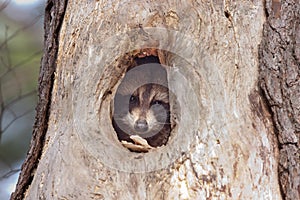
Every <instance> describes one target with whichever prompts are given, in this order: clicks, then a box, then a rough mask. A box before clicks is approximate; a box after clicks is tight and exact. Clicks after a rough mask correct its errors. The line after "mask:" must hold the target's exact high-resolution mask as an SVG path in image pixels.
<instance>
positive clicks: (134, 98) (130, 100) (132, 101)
mask: <svg viewBox="0 0 300 200" xmlns="http://www.w3.org/2000/svg"><path fill="white" fill-rule="evenodd" d="M137 101H138V97H137V96H133V95H132V96H131V97H130V99H129V102H130V103H135V102H137Z"/></svg>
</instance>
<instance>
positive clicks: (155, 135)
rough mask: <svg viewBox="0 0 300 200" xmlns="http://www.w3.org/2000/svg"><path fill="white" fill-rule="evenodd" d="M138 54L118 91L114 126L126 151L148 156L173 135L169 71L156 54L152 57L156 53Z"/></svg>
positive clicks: (141, 52)
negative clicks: (146, 153)
mask: <svg viewBox="0 0 300 200" xmlns="http://www.w3.org/2000/svg"><path fill="white" fill-rule="evenodd" d="M139 52H140V53H138V54H136V55H132V57H131V64H130V65H129V66H127V70H126V73H125V76H124V78H123V80H122V81H121V83H120V85H119V86H118V88H117V91H116V94H115V97H114V103H113V116H112V124H113V128H114V130H115V131H116V133H117V136H118V139H119V141H120V142H122V144H123V145H124V146H125V147H127V148H128V149H129V150H131V151H135V152H147V151H148V150H149V149H151V148H155V147H159V146H162V145H166V143H167V142H168V139H169V136H170V132H171V124H170V104H169V89H168V81H167V71H166V69H165V67H164V66H162V65H161V62H160V59H159V57H158V56H157V53H153V52H155V50H153V49H151V50H147V52H143V51H142V50H141V51H139ZM156 52H157V50H156ZM127 58H128V57H127ZM145 141H146V142H147V143H148V145H149V146H148V145H147V143H145Z"/></svg>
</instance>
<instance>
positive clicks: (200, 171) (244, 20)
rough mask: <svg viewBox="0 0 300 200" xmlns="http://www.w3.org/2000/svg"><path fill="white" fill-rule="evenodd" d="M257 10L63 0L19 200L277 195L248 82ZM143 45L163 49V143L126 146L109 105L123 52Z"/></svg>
mask: <svg viewBox="0 0 300 200" xmlns="http://www.w3.org/2000/svg"><path fill="white" fill-rule="evenodd" d="M264 10H265V8H264V5H263V3H262V2H261V1H238V2H235V1H222V2H221V1H218V0H216V1H194V0H193V1H192V0H191V1H182V2H180V3H179V2H178V1H171V0H168V1H165V0H164V1H157V0H155V1H130V0H127V1H110V0H104V1H79V0H74V1H70V2H69V3H68V7H67V10H66V14H65V17H64V21H63V25H62V29H61V32H60V38H59V44H60V45H59V52H58V56H57V68H56V73H55V79H54V84H53V88H52V99H51V112H50V117H49V120H48V129H47V134H46V139H45V143H44V148H43V154H42V156H41V158H40V163H39V165H38V167H37V170H36V172H35V173H34V177H33V181H32V184H31V185H30V187H29V188H28V190H27V191H26V194H25V199H272V200H273V199H275V200H276V199H281V196H280V190H279V185H278V179H277V178H278V174H277V168H278V166H277V158H278V151H277V139H276V137H275V134H274V130H273V123H272V119H271V115H270V113H269V110H268V107H267V106H266V104H265V103H264V101H263V99H261V94H260V91H259V89H258V88H257V85H258V66H259V63H258V56H257V55H258V45H259V43H260V41H261V39H262V34H261V33H262V29H263V23H264V20H265V17H264ZM147 47H151V48H157V49H161V50H164V52H166V54H165V55H164V56H163V57H164V58H165V61H164V63H165V64H166V65H167V71H168V81H169V89H170V91H171V92H172V94H173V97H172V98H171V99H170V106H171V111H172V113H171V115H172V116H171V117H172V123H174V124H173V125H174V127H175V128H174V130H173V131H172V133H171V138H170V140H169V142H168V144H167V145H166V146H165V147H161V148H158V149H155V150H152V151H150V152H149V153H134V152H130V151H128V150H127V149H125V148H124V147H122V145H121V144H120V142H119V141H118V139H117V136H116V133H115V132H114V130H113V127H112V124H111V113H112V107H111V105H112V99H113V97H114V94H115V92H116V88H117V86H118V84H120V82H121V79H122V77H124V72H125V71H126V57H127V56H128V55H130V52H132V51H133V50H136V49H143V48H147ZM50 55H51V54H50V53H49V52H46V53H45V57H47V56H50Z"/></svg>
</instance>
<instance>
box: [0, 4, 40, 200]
mask: <svg viewBox="0 0 300 200" xmlns="http://www.w3.org/2000/svg"><path fill="white" fill-rule="evenodd" d="M44 5H45V0H0V199H1V200H6V199H9V198H10V194H11V192H13V191H14V189H15V185H16V182H17V180H18V176H19V173H20V169H21V165H22V163H23V161H24V159H25V156H26V154H27V151H28V148H29V144H30V140H31V134H32V126H33V123H34V116H35V105H36V102H37V87H38V82H37V80H38V73H39V68H40V61H41V56H42V48H43V15H44V14H43V12H44Z"/></svg>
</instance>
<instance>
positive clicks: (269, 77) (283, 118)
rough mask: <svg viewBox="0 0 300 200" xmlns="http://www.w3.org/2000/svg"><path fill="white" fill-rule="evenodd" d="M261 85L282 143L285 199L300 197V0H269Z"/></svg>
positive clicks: (281, 169) (281, 157)
mask: <svg viewBox="0 0 300 200" xmlns="http://www.w3.org/2000/svg"><path fill="white" fill-rule="evenodd" d="M266 16H267V21H266V23H265V25H264V31H263V34H264V35H263V40H262V43H261V45H260V53H259V56H260V85H261V87H262V89H263V91H264V94H265V96H266V98H267V101H268V104H269V106H270V108H271V110H272V116H273V121H274V125H275V127H276V135H277V139H278V143H279V168H278V173H279V182H280V188H281V193H282V197H283V199H291V200H292V199H300V148H299V145H300V141H299V138H300V1H297V0H289V1H282V2H281V1H275V0H274V1H267V2H266Z"/></svg>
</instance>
